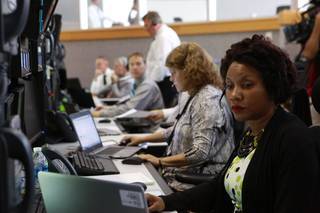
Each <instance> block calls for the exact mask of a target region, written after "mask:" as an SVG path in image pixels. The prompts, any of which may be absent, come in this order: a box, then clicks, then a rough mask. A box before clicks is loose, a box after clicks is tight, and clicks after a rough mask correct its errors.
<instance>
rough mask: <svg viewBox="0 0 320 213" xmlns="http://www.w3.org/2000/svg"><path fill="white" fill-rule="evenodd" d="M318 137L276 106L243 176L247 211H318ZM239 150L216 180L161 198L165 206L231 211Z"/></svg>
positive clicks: (243, 201)
mask: <svg viewBox="0 0 320 213" xmlns="http://www.w3.org/2000/svg"><path fill="white" fill-rule="evenodd" d="M314 141H315V140H313V139H312V138H311V137H310V135H309V129H308V128H307V127H306V126H305V125H304V124H303V123H302V122H301V121H300V120H299V119H298V118H297V117H295V116H294V115H292V114H290V113H287V112H285V111H284V110H283V109H282V108H281V107H279V108H278V109H277V110H276V112H275V114H274V115H273V117H272V118H271V120H270V122H269V123H268V125H267V126H266V128H265V131H264V133H263V135H262V138H261V140H260V142H259V144H258V146H257V148H256V151H255V154H254V156H253V158H252V159H251V162H250V164H249V166H248V169H247V171H246V174H245V177H244V181H243V188H242V190H243V191H242V196H243V197H242V205H243V212H244V213H257V212H259V213H262V212H263V213H272V212H275V213H289V212H290V213H295V212H297V213H298V212H299V213H304V212H306V213H307V212H308V213H309V212H310V213H311V212H320V197H319V194H320V193H319V188H320V187H319V186H320V184H319V182H320V173H319V170H320V169H319V158H318V150H317V146H316V144H315V143H314ZM235 150H237V148H236V149H235ZM236 154H237V152H236V151H234V152H233V154H232V155H231V157H230V159H229V161H228V163H227V164H226V166H225V168H224V169H223V170H222V171H221V173H220V175H219V176H218V177H217V178H216V179H215V180H214V181H211V182H209V183H205V184H202V185H199V186H197V187H194V188H192V189H189V190H187V191H183V192H178V193H174V194H171V195H168V196H162V198H163V200H164V202H165V205H166V210H192V211H208V210H213V212H215V213H231V212H233V208H234V207H233V204H232V203H231V200H230V198H229V196H228V195H227V193H226V191H225V188H224V176H225V173H226V170H227V168H228V167H229V166H230V164H231V162H232V160H233V158H234V157H235V156H236Z"/></svg>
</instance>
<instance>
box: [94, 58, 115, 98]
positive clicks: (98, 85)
mask: <svg viewBox="0 0 320 213" xmlns="http://www.w3.org/2000/svg"><path fill="white" fill-rule="evenodd" d="M95 66H96V70H95V73H94V77H93V80H92V82H91V86H90V92H91V93H92V95H93V96H96V95H97V94H99V93H100V92H101V90H102V89H103V88H104V87H106V86H108V85H111V83H112V79H111V76H112V75H113V70H112V69H110V68H109V61H108V60H107V58H105V57H104V56H99V57H98V58H96V64H95Z"/></svg>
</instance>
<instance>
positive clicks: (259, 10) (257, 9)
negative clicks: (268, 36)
mask: <svg viewBox="0 0 320 213" xmlns="http://www.w3.org/2000/svg"><path fill="white" fill-rule="evenodd" d="M216 1H217V20H230V19H244V18H252V17H270V16H274V15H275V14H276V8H277V7H278V6H280V5H291V0H268V1H264V0H216ZM244 5H245V6H244Z"/></svg>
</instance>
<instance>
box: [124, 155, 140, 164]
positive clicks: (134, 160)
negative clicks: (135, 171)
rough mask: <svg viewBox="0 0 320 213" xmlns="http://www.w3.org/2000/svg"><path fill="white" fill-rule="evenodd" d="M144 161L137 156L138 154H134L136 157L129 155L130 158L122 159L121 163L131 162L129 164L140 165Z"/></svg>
mask: <svg viewBox="0 0 320 213" xmlns="http://www.w3.org/2000/svg"><path fill="white" fill-rule="evenodd" d="M143 162H144V160H143V159H141V158H139V157H137V156H134V157H129V158H126V159H123V160H122V161H121V163H123V164H129V165H140V164H142V163H143Z"/></svg>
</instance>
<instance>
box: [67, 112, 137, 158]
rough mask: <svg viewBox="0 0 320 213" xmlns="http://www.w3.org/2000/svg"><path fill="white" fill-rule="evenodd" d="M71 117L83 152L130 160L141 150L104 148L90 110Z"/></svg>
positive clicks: (130, 147) (114, 147)
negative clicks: (129, 158)
mask: <svg viewBox="0 0 320 213" xmlns="http://www.w3.org/2000/svg"><path fill="white" fill-rule="evenodd" d="M69 116H70V119H71V122H72V125H73V128H74V130H75V132H76V134H77V136H78V140H79V143H80V147H81V149H82V151H85V152H88V153H92V154H95V155H97V156H100V157H106V158H108V157H111V158H128V157H130V156H132V155H134V154H135V153H137V152H138V151H139V150H140V149H141V147H137V146H117V145H114V146H108V147H104V146H103V144H102V141H101V138H100V136H99V134H98V131H97V128H96V125H95V123H94V120H93V117H92V115H91V113H90V111H89V110H85V111H81V112H77V113H73V114H70V115H69Z"/></svg>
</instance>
